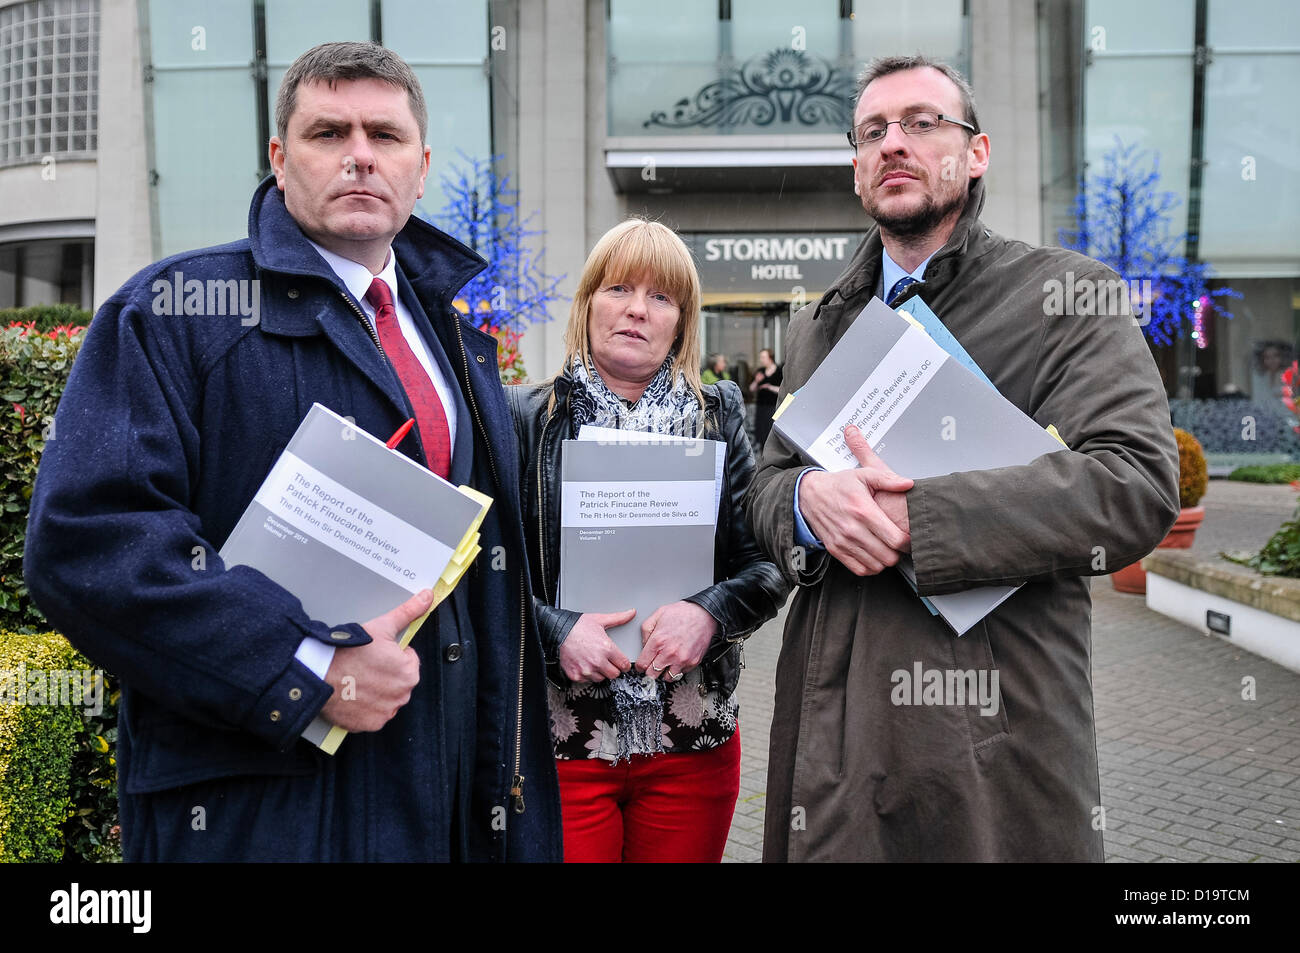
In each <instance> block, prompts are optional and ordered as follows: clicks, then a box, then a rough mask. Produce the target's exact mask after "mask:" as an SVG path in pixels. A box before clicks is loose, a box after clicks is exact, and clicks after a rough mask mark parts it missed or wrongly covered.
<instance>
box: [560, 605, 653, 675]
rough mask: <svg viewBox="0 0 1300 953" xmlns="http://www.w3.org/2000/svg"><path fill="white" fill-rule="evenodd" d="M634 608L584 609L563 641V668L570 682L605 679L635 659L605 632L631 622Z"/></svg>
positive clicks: (561, 651)
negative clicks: (628, 655) (588, 610)
mask: <svg viewBox="0 0 1300 953" xmlns="http://www.w3.org/2000/svg"><path fill="white" fill-rule="evenodd" d="M635 615H636V610H635V609H624V610H623V611H622V612H584V613H583V614H582V617H581V618H580V619H578V621H577V622H576V623H574V626H573V628H572V629H571V630H570V631H569V634H568V635H567V636H566V637H565V639H564V641H563V642H561V643H560V669H561V670H562V671H563V672H564V674H565V676H567V677H568V679H569V681H571V682H603V681H604V680H605V679H607V678H618V676H620V675H622V674H623V673H624V672H626V671H627V670H628V669H629V668H631V667H632V663H631V662H629V661H628V660H627V656H626V655H624V654H623V653H622V651H621V650H620V649H619V647H618V646H617V645H615V644H614V642H613V640H612V639H611V638H610V637H609V635H608V634H607V633H606V632H605V630H606V629H608V628H610V627H611V626H620V625H623V624H625V623H627V622H631V621H632V618H633V617H634V616H635Z"/></svg>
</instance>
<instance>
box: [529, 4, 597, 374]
mask: <svg viewBox="0 0 1300 953" xmlns="http://www.w3.org/2000/svg"><path fill="white" fill-rule="evenodd" d="M596 6H597V7H599V6H600V5H599V4H597V5H596ZM587 10H588V3H587V0H536V2H530V3H521V4H520V6H519V34H520V35H519V156H518V166H519V173H518V174H519V193H520V194H519V200H520V211H521V212H522V213H523V214H525V215H527V214H529V213H530V212H532V213H535V216H534V218H533V220H532V223H533V227H535V228H537V229H539V230H541V231H542V232H544V234H543V235H540V236H538V237H537V238H536V239H534V241H535V242H537V247H538V248H539V250H541V251H543V252H544V255H543V257H542V259H541V261H542V264H543V267H544V268H545V269H546V271H547V272H548V273H550V274H555V275H558V274H563V275H564V276H565V278H564V280H563V281H561V282H560V291H561V292H562V293H563V294H565V295H566V296H572V294H573V292H574V289H575V288H576V287H577V281H578V276H579V274H580V273H581V271H582V263H583V261H584V260H585V259H586V255H587V251H588V246H587V229H586V208H587V163H588V156H589V150H588V143H587V130H588V122H587V116H586V105H587V89H586V87H587V42H588V30H587ZM601 16H602V23H603V14H602V15H601ZM602 33H603V27H602ZM601 85H602V86H603V83H602V84H601ZM602 116H603V113H602ZM568 313H569V309H568V302H567V301H564V302H559V303H557V304H554V305H552V307H551V318H552V320H551V321H550V323H549V324H545V325H540V326H539V325H534V326H532V327H531V328H530V329H529V330H528V331H527V333H525V334H524V337H523V341H522V342H521V350H522V352H523V357H524V366H525V367H526V368H527V369H528V374H529V377H530V378H531V379H532V380H541V379H543V378H545V377H548V376H550V375H551V374H554V373H555V372H556V371H557V370H559V367H560V362H561V360H562V359H563V356H564V325H565V322H566V320H567V318H568Z"/></svg>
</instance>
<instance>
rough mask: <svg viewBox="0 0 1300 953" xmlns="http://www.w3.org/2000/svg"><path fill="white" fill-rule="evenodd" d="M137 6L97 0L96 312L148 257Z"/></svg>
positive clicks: (121, 0)
mask: <svg viewBox="0 0 1300 953" xmlns="http://www.w3.org/2000/svg"><path fill="white" fill-rule="evenodd" d="M136 8H137V4H136V3H135V0H101V2H100V5H99V48H100V54H99V152H98V155H97V159H98V163H97V164H98V178H99V187H98V189H97V192H96V201H95V221H96V225H95V296H94V307H95V308H96V309H98V307H99V306H100V305H101V304H103V302H104V301H105V300H106V299H107V298H108V297H109V296H111V295H112V294H113V292H114V291H116V290H117V289H118V288H119V287H120V286H121V285H122V283H123V282H124V281H126V279H128V278H130V277H131V275H133V274H135V272H137V271H139V270H140V269H141V268H143V267H144V266H145V265H147V264H149V262H151V261H152V260H153V247H152V242H151V240H150V235H151V234H152V227H151V222H150V202H149V160H148V149H147V146H146V128H147V127H146V126H145V119H144V117H145V108H144V106H145V88H144V74H143V65H142V62H141V57H140V43H141V39H140V36H141V34H140V24H139V19H138V16H139V15H138V12H137V9H136Z"/></svg>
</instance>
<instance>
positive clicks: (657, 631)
mask: <svg viewBox="0 0 1300 953" xmlns="http://www.w3.org/2000/svg"><path fill="white" fill-rule="evenodd" d="M635 615H636V610H635V609H625V610H623V611H622V612H584V613H583V614H582V617H581V618H580V619H578V621H577V623H576V624H575V625H574V626H573V629H572V630H571V631H570V632H569V635H568V637H567V638H565V640H564V641H563V642H561V643H560V668H561V669H562V670H563V671H564V674H565V675H566V676H567V677H568V679H569V680H570V681H572V682H600V681H604V680H605V679H609V678H617V677H618V676H620V675H623V674H626V673H627V671H628V669H630V668H631V667H632V663H630V662H629V661H628V659H627V656H626V655H624V654H623V652H622V651H620V650H619V647H618V646H617V645H615V644H614V642H613V640H612V639H610V637H609V634H608V633H607V632H606V631H605V630H606V629H608V628H611V627H613V626H619V625H624V624H625V623H627V622H630V621H632V618H633V617H634V616H635ZM717 631H718V620H717V619H715V618H713V616H711V615H709V613H708V612H706V611H705V610H704V609H701V608H700V607H699V606H697V605H696V604H695V603H693V602H673V603H670V604H669V605H666V606H660V607H659V608H658V609H656V610H655V611H654V614H653V615H651V616H650V618H648V619H646V620H645V622H644V623H643V624H642V625H641V639H642V642H643V647H642V649H641V654H640V655H639V656H637V660H636V667H637V669H638V670H639V671H642V672H647V673H649V675H650V677H651V678H666V679H668V680H669V681H676V680H677V679H676V678H675V677H674V676H681V675H685V674H686V673H687V672H689V671H690V670H691V669H693V668H695V666H697V665H699V664H700V660H701V659H703V658H704V652H705V651H706V650H707V649H708V647H709V643H710V642H712V641H713V636H714V635H715V634H716V633H717Z"/></svg>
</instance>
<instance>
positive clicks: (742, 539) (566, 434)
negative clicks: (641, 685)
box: [505, 374, 790, 695]
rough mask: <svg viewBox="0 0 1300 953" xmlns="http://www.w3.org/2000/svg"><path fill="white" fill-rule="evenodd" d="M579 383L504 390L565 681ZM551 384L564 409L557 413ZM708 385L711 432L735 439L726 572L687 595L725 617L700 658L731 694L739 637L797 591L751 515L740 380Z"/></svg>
mask: <svg viewBox="0 0 1300 953" xmlns="http://www.w3.org/2000/svg"><path fill="white" fill-rule="evenodd" d="M572 386H573V380H572V379H571V378H570V377H569V376H568V375H567V374H565V375H561V376H560V377H557V378H556V379H555V380H554V381H552V382H546V383H543V384H518V385H515V386H513V387H507V388H506V389H505V390H506V397H507V398H508V403H509V404H510V411H511V415H512V416H513V417H514V421H515V430H516V431H517V432H518V437H519V473H520V479H521V481H522V485H521V486H520V488H519V499H520V502H521V504H522V508H523V518H524V535H525V537H526V539H527V541H528V558H529V566H530V571H531V578H532V585H533V608H534V610H535V611H536V613H537V622H538V628H539V629H540V631H541V635H542V645H543V647H544V648H545V650H546V658H547V661H548V662H549V663H551V664H550V665H549V673H550V677H551V678H552V680H554V681H555V682H557V683H558V684H564V683H565V681H566V680H565V677H564V674H563V673H562V672H561V671H560V666H559V665H558V663H557V659H558V650H559V647H560V643H561V642H563V641H564V639H565V637H566V636H568V634H569V631H570V630H571V629H572V628H573V626H574V624H575V623H576V622H577V621H578V617H579V615H580V613H577V612H571V611H569V610H567V609H557V608H555V607H554V605H552V603H553V602H554V600H555V588H556V583H557V581H558V579H559V570H560V449H561V447H562V446H563V441H565V440H569V439H572V438H574V437H576V436H577V435H576V434H575V433H574V432H573V422H572V419H571V418H570V416H569V412H568V398H569V392H570V389H571V388H572ZM552 389H554V391H555V397H556V404H555V411H554V413H553V414H550V415H548V414H547V411H546V407H547V404H548V403H549V402H550V399H551V392H552ZM703 391H704V404H705V413H706V423H705V433H704V436H705V437H706V438H708V439H710V440H725V441H726V443H727V465H726V473H725V475H724V477H723V485H722V500H723V504H722V506H721V508H720V512H719V514H718V529H717V536H716V541H715V545H714V568H713V578H714V579H715V580H718V581H717V582H715V583H714V584H713V585H712V586H709V588H707V589H704V590H703V591H701V592H697V593H696V594H695V595H693V596H689V597H687V599H686V601H687V602H693V603H695V604H696V605H698V606H700V607H701V608H702V609H704V610H705V611H706V612H708V613H709V615H711V616H713V618H715V619H716V620H717V621H718V632H717V634H716V635H714V637H713V642H712V643H711V644H710V645H709V647H708V649H707V650H706V651H705V653H704V661H703V663H702V665H701V667H702V669H703V672H702V675H703V684H704V685H705V687H707V688H711V689H716V690H719V691H722V692H723V693H724V694H727V695H730V694H731V693H732V692H734V691H735V688H736V682H737V680H738V679H739V677H740V668H741V659H740V643H741V642H743V641H744V640H745V639H746V638H748V637H749V635H750V634H751V633H752V632H753V631H754V630H755V629H757V628H758V627H759V626H760V625H762V624H763V623H764V622H766V621H767V620H768V619H771V618H773V617H774V616H775V615H776V613H777V611H778V610H779V609H780V608H781V606H782V605H783V604H784V603H785V599H786V596H787V595H788V594H789V591H790V590H789V585H788V584H787V583H786V582H785V580H784V579H783V578H782V577H781V574H780V573H779V572H778V571H777V568H776V566H775V565H773V563H772V562H770V561H769V560H768V559H767V557H766V556H765V555H763V553H762V552H761V551H760V550H759V548H758V544H757V543H755V542H754V534H753V533H752V532H751V531H750V529H749V522H748V521H747V520H746V518H745V509H744V499H745V493H746V491H747V490H748V489H749V481H750V480H751V479H752V478H753V476H754V455H753V452H752V451H751V450H750V448H749V439H748V437H747V436H746V435H745V405H744V403H743V401H742V399H741V396H740V388H739V387H737V386H736V385H735V384H734V383H732V382H731V381H721V382H719V383H717V384H706V385H704V388H703ZM543 545H544V546H545V549H544V550H543ZM651 568H652V567H647V570H649V569H651Z"/></svg>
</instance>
